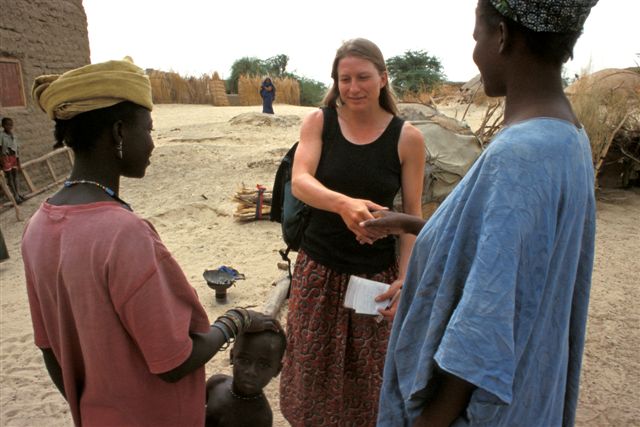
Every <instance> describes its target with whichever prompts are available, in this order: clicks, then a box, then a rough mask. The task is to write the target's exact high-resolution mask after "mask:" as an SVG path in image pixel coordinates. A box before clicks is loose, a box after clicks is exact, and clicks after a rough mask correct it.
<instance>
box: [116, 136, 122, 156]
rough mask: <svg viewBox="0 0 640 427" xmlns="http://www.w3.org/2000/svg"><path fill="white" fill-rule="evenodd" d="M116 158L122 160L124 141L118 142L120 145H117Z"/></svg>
mask: <svg viewBox="0 0 640 427" xmlns="http://www.w3.org/2000/svg"><path fill="white" fill-rule="evenodd" d="M116 157H118V158H119V159H120V160H122V140H120V141H118V145H116Z"/></svg>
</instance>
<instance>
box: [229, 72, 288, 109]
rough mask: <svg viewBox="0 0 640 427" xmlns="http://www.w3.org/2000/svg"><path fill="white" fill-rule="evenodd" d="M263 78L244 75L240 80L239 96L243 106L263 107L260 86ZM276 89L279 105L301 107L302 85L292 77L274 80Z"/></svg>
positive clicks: (276, 101)
mask: <svg viewBox="0 0 640 427" xmlns="http://www.w3.org/2000/svg"><path fill="white" fill-rule="evenodd" d="M263 80H264V78H263V77H257V76H247V75H242V76H240V78H239V79H238V96H239V98H240V104H241V105H262V98H261V97H260V85H261V84H262V81H263ZM271 80H272V81H273V85H274V86H275V87H276V100H275V103H277V104H289V105H300V84H299V83H298V81H297V80H295V79H292V78H290V77H285V78H278V77H276V78H272V79H271Z"/></svg>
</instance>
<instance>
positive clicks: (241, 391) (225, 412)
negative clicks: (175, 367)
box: [206, 324, 287, 427]
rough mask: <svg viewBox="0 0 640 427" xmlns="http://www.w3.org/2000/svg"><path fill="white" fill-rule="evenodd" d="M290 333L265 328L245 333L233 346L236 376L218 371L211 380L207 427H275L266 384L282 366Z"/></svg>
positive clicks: (208, 387) (234, 373) (208, 394)
mask: <svg viewBox="0 0 640 427" xmlns="http://www.w3.org/2000/svg"><path fill="white" fill-rule="evenodd" d="M286 347H287V340H286V336H285V335H284V331H283V330H282V327H280V325H279V324H278V332H274V331H272V330H265V331H261V332H257V333H243V334H241V335H240V336H238V339H237V340H236V343H235V345H234V347H233V348H232V349H231V364H232V365H233V377H230V376H228V375H222V374H217V375H213V376H211V377H210V378H209V379H208V380H207V412H206V414H207V415H206V426H207V427H244V426H246V427H271V426H272V425H273V413H272V412H271V406H270V405H269V401H268V400H267V398H266V396H265V395H264V393H263V391H262V390H263V388H264V387H265V386H266V385H267V384H269V382H270V381H271V379H272V378H275V377H276V376H278V374H279V373H280V370H281V369H282V357H283V356H284V352H285V350H286Z"/></svg>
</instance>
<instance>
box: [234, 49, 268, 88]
mask: <svg viewBox="0 0 640 427" xmlns="http://www.w3.org/2000/svg"><path fill="white" fill-rule="evenodd" d="M267 73H268V70H267V67H266V65H265V63H264V61H262V60H261V59H260V58H255V57H248V56H245V57H243V58H240V59H238V60H237V61H235V62H234V63H233V65H232V66H231V76H229V80H228V82H229V84H228V85H227V87H228V88H229V90H230V91H231V93H238V79H240V76H241V75H243V74H244V75H247V76H260V75H263V74H267Z"/></svg>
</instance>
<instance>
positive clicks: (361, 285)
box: [344, 276, 389, 315]
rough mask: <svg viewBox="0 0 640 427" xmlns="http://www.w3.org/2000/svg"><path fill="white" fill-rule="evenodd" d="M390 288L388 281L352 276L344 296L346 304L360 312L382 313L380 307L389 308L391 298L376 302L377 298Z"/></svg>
mask: <svg viewBox="0 0 640 427" xmlns="http://www.w3.org/2000/svg"><path fill="white" fill-rule="evenodd" d="M388 289H389V285H388V284H386V283H382V282H376V281H375V280H369V279H363V278H362V277H357V276H351V277H349V284H348V285H347V293H346V295H345V297H344V306H345V307H346V308H352V309H354V310H355V311H356V313H358V314H371V315H376V314H380V313H379V312H378V309H385V308H387V305H388V304H389V300H388V299H387V300H384V301H381V302H376V301H375V298H376V297H377V296H378V295H380V294H382V293H384V292H386V291H387V290H388Z"/></svg>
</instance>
